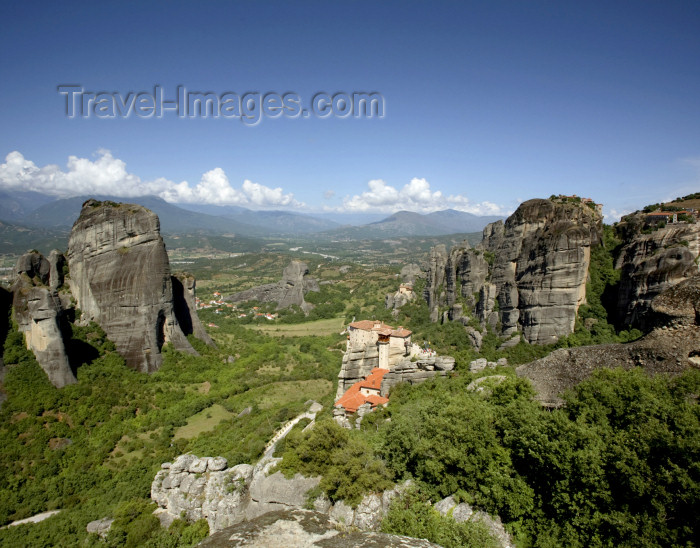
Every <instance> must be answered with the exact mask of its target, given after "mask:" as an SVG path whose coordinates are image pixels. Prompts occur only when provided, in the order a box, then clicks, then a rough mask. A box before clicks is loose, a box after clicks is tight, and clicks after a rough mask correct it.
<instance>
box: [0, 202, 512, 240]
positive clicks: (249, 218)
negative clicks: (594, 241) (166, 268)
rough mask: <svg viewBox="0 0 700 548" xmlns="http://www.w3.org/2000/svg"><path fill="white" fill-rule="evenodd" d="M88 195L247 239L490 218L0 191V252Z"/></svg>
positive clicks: (463, 225) (327, 235)
mask: <svg viewBox="0 0 700 548" xmlns="http://www.w3.org/2000/svg"><path fill="white" fill-rule="evenodd" d="M89 198H95V199H98V200H111V201H114V202H132V203H136V204H139V205H142V206H144V207H147V208H148V209H150V210H151V211H153V212H154V213H156V214H157V215H158V217H159V219H160V225H161V230H162V231H163V232H164V233H170V234H185V233H212V234H235V235H237V236H246V237H252V238H265V237H275V236H286V237H290V236H296V237H305V236H309V235H312V234H313V236H314V238H321V239H332V240H334V239H349V240H352V239H371V240H376V239H387V238H396V237H402V236H440V235H445V234H458V233H467V232H478V231H481V230H482V229H483V228H484V226H485V225H486V224H488V223H490V222H493V221H495V220H498V219H501V218H502V217H496V216H483V217H482V216H477V215H473V214H471V213H465V212H462V211H455V210H451V209H448V210H444V211H436V212H433V213H428V214H425V215H423V214H420V213H414V212H410V211H399V212H397V213H394V214H392V215H390V216H388V217H386V218H382V216H381V215H379V214H361V213H360V214H342V213H337V214H336V213H334V214H328V213H320V214H317V215H316V214H305V213H296V212H290V211H262V210H251V209H247V208H244V207H240V206H215V205H201V204H172V203H169V202H166V201H165V200H163V199H161V198H159V197H157V196H139V197H134V198H117V197H114V196H76V197H72V198H60V199H56V198H53V197H50V196H45V195H42V194H39V193H36V192H12V191H0V221H2V222H3V225H2V226H3V232H4V234H3V236H4V238H3V240H4V242H2V243H0V247H2V249H0V252H3V251H6V250H5V248H6V245H5V244H6V243H8V242H11V241H12V234H13V231H16V232H17V234H18V235H19V234H26V233H27V231H36V230H40V231H49V232H47V233H46V234H45V235H46V236H48V235H49V233H50V232H54V231H59V232H63V231H65V230H67V229H70V227H71V226H72V225H73V223H74V222H75V220H76V219H77V218H78V214H79V213H80V209H81V206H82V204H83V202H85V201H86V200H87V199H89ZM42 235H44V234H42Z"/></svg>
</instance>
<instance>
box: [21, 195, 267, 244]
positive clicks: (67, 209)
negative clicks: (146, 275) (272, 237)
mask: <svg viewBox="0 0 700 548" xmlns="http://www.w3.org/2000/svg"><path fill="white" fill-rule="evenodd" d="M89 198H95V199H97V200H111V201H114V202H127V203H135V204H139V205H142V206H144V207H147V208H148V209H150V210H151V211H153V212H154V213H156V214H157V215H158V218H159V219H160V228H161V230H162V231H163V232H171V233H183V232H191V231H202V230H203V231H210V232H216V233H241V234H245V235H248V236H261V235H264V234H266V233H267V231H265V230H262V229H260V228H258V227H255V226H250V225H245V224H243V223H240V222H238V221H235V220H233V219H229V218H226V217H216V216H213V215H207V214H205V213H197V212H194V211H188V210H186V209H182V208H180V207H177V206H175V205H173V204H170V203H168V202H166V201H165V200H163V199H161V198H158V197H156V196H139V197H134V198H117V197H114V196H76V197H74V198H64V199H61V200H56V201H53V202H50V203H48V204H45V205H43V206H41V207H39V208H37V209H36V210H34V211H33V212H31V213H30V214H29V215H28V216H27V217H26V224H28V225H32V226H38V227H44V228H49V227H71V226H72V225H73V223H74V222H75V220H76V219H77V218H78V215H79V214H80V209H81V207H82V205H83V202H85V200H87V199H89Z"/></svg>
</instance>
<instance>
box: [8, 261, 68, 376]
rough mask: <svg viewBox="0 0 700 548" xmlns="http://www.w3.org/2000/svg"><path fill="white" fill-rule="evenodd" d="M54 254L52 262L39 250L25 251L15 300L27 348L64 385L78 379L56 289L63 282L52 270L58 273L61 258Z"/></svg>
mask: <svg viewBox="0 0 700 548" xmlns="http://www.w3.org/2000/svg"><path fill="white" fill-rule="evenodd" d="M51 256H52V258H53V263H51V262H49V261H48V260H46V258H44V256H43V255H41V254H40V253H37V252H30V253H25V254H24V255H22V256H21V257H20V258H19V259H18V261H17V265H16V267H15V272H16V274H17V278H16V280H15V283H14V284H13V286H12V294H13V299H12V304H13V308H14V318H15V321H16V322H17V327H18V329H19V331H20V332H21V333H23V334H24V340H25V342H26V345H27V348H28V349H30V350H31V351H32V352H33V353H34V356H35V357H36V361H37V362H38V363H39V365H40V366H41V368H42V369H43V370H44V372H45V373H46V375H47V376H48V378H49V380H50V381H51V383H52V384H53V385H54V386H56V387H58V388H61V387H63V386H65V385H67V384H71V383H74V382H76V378H75V374H74V372H73V370H72V369H71V365H70V363H69V360H68V355H67V353H66V346H65V342H64V331H65V329H66V319H65V316H64V307H63V304H62V302H61V298H60V297H59V295H58V293H57V291H56V290H57V289H58V288H59V287H60V286H61V283H59V280H56V279H52V274H53V276H54V277H57V276H58V274H57V269H56V266H55V265H57V264H59V263H60V259H59V258H58V254H57V253H52V255H51ZM61 282H62V280H61ZM53 288H55V289H53Z"/></svg>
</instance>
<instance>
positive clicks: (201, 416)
mask: <svg viewBox="0 0 700 548" xmlns="http://www.w3.org/2000/svg"><path fill="white" fill-rule="evenodd" d="M232 416H233V413H231V412H230V411H227V410H226V409H224V407H223V406H221V405H219V404H218V403H217V404H214V405H212V406H211V407H207V408H206V409H202V410H201V411H200V412H199V413H196V414H194V415H192V416H191V417H190V418H189V419H187V424H186V425H185V426H181V427H180V428H178V429H177V430H175V435H174V436H173V439H175V440H177V439H180V438H182V439H186V440H189V439H192V438H194V437H196V436H198V435H199V434H201V433H202V432H208V431H209V430H212V429H213V428H214V427H215V426H216V425H217V424H219V423H220V422H221V421H223V420H225V419H229V418H231V417H232Z"/></svg>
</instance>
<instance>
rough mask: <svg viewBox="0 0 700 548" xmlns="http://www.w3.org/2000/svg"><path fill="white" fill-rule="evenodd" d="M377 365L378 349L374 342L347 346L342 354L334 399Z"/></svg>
mask: <svg viewBox="0 0 700 548" xmlns="http://www.w3.org/2000/svg"><path fill="white" fill-rule="evenodd" d="M375 367H379V349H378V348H377V345H376V344H367V345H365V346H362V347H353V348H348V349H347V350H346V351H345V354H343V361H342V363H341V366H340V372H339V373H338V390H337V392H336V398H335V399H336V400H337V399H338V398H340V396H342V395H343V394H345V391H346V390H347V389H348V388H350V387H351V386H352V385H353V384H355V383H356V382H358V381H361V380H362V379H364V378H365V377H366V376H367V375H369V374H370V373H371V372H372V369H374V368H375Z"/></svg>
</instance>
